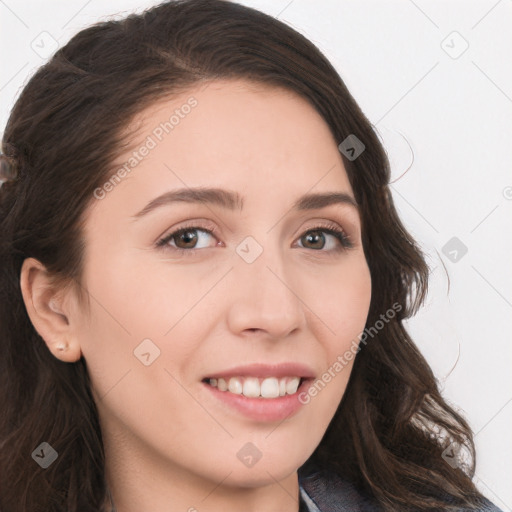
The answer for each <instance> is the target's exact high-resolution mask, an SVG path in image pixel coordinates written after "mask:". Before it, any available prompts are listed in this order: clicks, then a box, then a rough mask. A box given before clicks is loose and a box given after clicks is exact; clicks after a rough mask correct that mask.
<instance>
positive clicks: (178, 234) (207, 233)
mask: <svg viewBox="0 0 512 512" xmlns="http://www.w3.org/2000/svg"><path fill="white" fill-rule="evenodd" d="M212 239H213V241H214V243H213V244H212ZM214 246H215V237H214V235H213V232H212V231H211V230H209V229H205V228H200V227H194V226H192V227H186V228H181V229H178V230H176V231H173V232H172V233H169V234H168V235H166V236H165V237H164V238H162V239H161V240H159V241H158V242H157V247H161V248H166V249H170V250H173V249H174V250H179V251H181V250H184V251H186V250H187V249H188V250H194V249H207V248H208V247H214Z"/></svg>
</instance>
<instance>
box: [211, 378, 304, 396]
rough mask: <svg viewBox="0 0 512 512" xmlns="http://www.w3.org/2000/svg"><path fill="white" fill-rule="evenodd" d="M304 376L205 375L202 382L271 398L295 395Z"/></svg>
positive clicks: (248, 394)
mask: <svg viewBox="0 0 512 512" xmlns="http://www.w3.org/2000/svg"><path fill="white" fill-rule="evenodd" d="M306 380H310V379H308V378H305V377H298V376H296V375H290V376H285V377H277V376H275V377H253V376H251V377H246V376H233V377H207V378H205V379H203V381H202V382H204V383H205V384H207V385H208V386H211V387H213V388H216V389H218V390H219V391H223V392H226V393H232V394H234V395H242V396H245V397H246V398H262V399H273V398H279V397H284V396H287V395H295V394H296V393H297V390H298V389H299V388H300V387H301V386H302V385H303V384H304V382H305V381H306Z"/></svg>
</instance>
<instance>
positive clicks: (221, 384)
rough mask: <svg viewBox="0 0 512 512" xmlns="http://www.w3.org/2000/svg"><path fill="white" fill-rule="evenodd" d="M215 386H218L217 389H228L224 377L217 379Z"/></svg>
mask: <svg viewBox="0 0 512 512" xmlns="http://www.w3.org/2000/svg"><path fill="white" fill-rule="evenodd" d="M217 387H218V388H219V391H227V390H228V385H227V384H226V381H225V380H224V379H218V380H217Z"/></svg>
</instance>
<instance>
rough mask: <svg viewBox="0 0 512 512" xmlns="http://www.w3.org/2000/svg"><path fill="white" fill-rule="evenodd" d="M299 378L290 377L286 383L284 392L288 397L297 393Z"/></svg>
mask: <svg viewBox="0 0 512 512" xmlns="http://www.w3.org/2000/svg"><path fill="white" fill-rule="evenodd" d="M299 382H300V378H299V377H292V378H291V379H290V380H289V381H288V382H287V383H286V392H287V393H288V394H289V395H293V394H294V393H297V389H298V387H299Z"/></svg>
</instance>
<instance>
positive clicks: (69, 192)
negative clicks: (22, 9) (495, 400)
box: [0, 0, 497, 512]
mask: <svg viewBox="0 0 512 512" xmlns="http://www.w3.org/2000/svg"><path fill="white" fill-rule="evenodd" d="M2 151H3V153H4V154H3V156H2V172H3V179H4V180H5V181H6V182H5V183H4V184H3V186H2V188H1V191H0V194H1V197H0V207H1V215H0V219H1V223H2V244H1V261H2V274H1V279H2V282H1V289H2V292H3V294H4V297H3V298H4V300H3V301H2V302H1V306H0V311H1V313H0V325H1V326H2V338H1V343H2V349H3V354H4V358H3V359H2V363H1V364H2V367H1V372H0V374H1V378H2V385H1V389H2V403H4V404H5V406H4V414H3V416H2V420H1V446H2V449H3V453H4V458H3V462H2V469H1V472H2V473H1V475H0V476H1V479H0V481H1V482H2V484H3V486H2V489H1V496H0V507H1V510H2V511H5V512H11V511H16V512H18V511H36V510H44V511H50V510H51V511H53V510H55V511H61V510H62V511H64V510H65V511H67V512H69V511H81V512H82V511H89V510H90V511H97V510H105V511H110V510H117V511H118V512H132V511H140V510H154V511H164V510H165V511H173V512H174V511H178V510H188V511H195V510H197V511H200V512H203V511H214V510H223V511H231V510H254V511H256V510H264V511H275V512H277V511H283V512H291V511H295V512H296V511H297V510H299V511H300V512H303V511H317V510H320V511H322V512H324V511H331V510H385V511H391V510H393V511H394V510H497V509H496V508H495V507H493V505H492V504H490V503H489V502H488V501H487V500H486V499H485V498H484V497H483V496H482V495H480V493H479V492H478V491H477V490H476V488H475V487H474V485H473V484H472V482H471V476H472V474H473V471H474V462H473V460H474V445H473V441H472V435H471V431H470V429H469V426H468V425H467V423H466V422H465V420H464V419H463V418H462V417H461V416H460V415H459V414H458V413H457V412H456V411H454V410H453V409H452V408H450V406H449V405H447V404H446V403H445V401H444V400H443V398H442V397H441V395H440V393H439V391H438V388H437V384H436V381H435V378H434V376H433V374H432V372H431V370H430V368H429V367H428V365H427V363H426V361H425V360H424V358H423V357H422V356H421V354H420V353H419V352H418V350H417V349H416V347H415V345H414V344H413V342H412V340H411V339H410V338H409V336H408V334H407V332H406V330H405V328H404V326H403V321H404V319H406V318H408V317H410V316H411V315H412V314H414V312H415V311H416V310H417V308H418V307H419V305H420V304H421V302H422V300H423V298H424V296H425V293H426V289H427V276H428V270H427V267H426V264H425V261H424V259H423V256H422V254H421V252H420V250H419V249H418V247H417V245H416V244H415V242H414V241H413V240H412V238H411V237H410V236H409V234H408V233H407V232H406V231H405V229H404V227H403V225H402V223H401V222H400V220H399V218H398V217H397V214H396V210H395V208H394V205H393V201H392V197H391V194H390V191H389V188H388V182H389V175H390V171H389V164H388V161H387V159H386V154H385V151H384V149H383V147H382V146H381V144H380V142H379V140H378V139H377V137H376V135H375V133H374V132H373V130H372V127H371V125H370V123H369V122H368V120H367V119H366V118H365V116H364V115H363V113H362V112H361V110H360V109H359V107H358V106H357V104H356V103H355V101H354V99H353V98H352V97H351V95H350V93H349V92H348V90H347V88H346V87H345V85H344V83H343V82H342V80H341V79H340V77H339V76H338V75H337V73H336V71H335V70H334V68H333V67H332V66H331V65H330V64H329V62H328V61H327V60H326V59H325V58H324V57H323V56H322V54H321V53H320V52H319V51H318V50H317V49H316V47H315V46H313V45H312V44H311V43H310V42H309V41H307V40H306V39H305V38H304V37H303V36H301V35H299V34H298V33H297V32H295V31H294V30H292V29H291V28H289V27H287V26H286V25H284V24H282V23H281V22H279V21H277V20H275V19H273V18H271V17H269V16H266V15H264V14H262V13H260V12H258V11H255V10H252V9H249V8H246V7H242V6H240V5H237V4H235V3H230V2H223V1H217V0H214V1H211V0H190V1H179V2H170V3H165V4H162V5H161V6H158V7H156V8H153V9H150V10H148V11H146V12H145V13H142V14H140V15H132V16H129V17H128V18H126V19H124V20H120V21H111V22H106V23H101V24H98V25H95V26H93V27H90V28H88V29H86V30H83V31H81V32H80V33H79V34H77V35H76V36H75V37H74V38H73V39H72V40H71V41H70V42H69V43H68V44H67V45H66V46H65V47H63V48H61V49H60V50H59V51H58V52H57V53H56V54H55V56H54V57H53V58H52V59H51V60H50V62H48V63H47V64H46V65H45V66H43V67H42V68H41V69H40V70H39V71H38V72H37V73H36V74H35V75H34V77H33V78H32V79H31V80H30V82H29V83H28V84H27V86H26V87H25V89H24V90H23V92H22V94H21V96H20V98H19V100H18V101H17V103H16V105H15V107H14V109H13V111H12V113H11V116H10V119H9V122H8V125H7V127H6V130H5V133H4V139H3V142H2ZM457 454H460V457H458V456H457ZM464 454H465V455H466V457H464V456H463V455H464Z"/></svg>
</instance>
